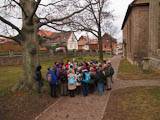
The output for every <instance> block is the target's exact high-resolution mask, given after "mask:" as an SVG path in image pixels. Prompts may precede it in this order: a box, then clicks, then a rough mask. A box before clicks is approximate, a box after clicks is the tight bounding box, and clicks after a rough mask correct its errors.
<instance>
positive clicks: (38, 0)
mask: <svg viewBox="0 0 160 120" xmlns="http://www.w3.org/2000/svg"><path fill="white" fill-rule="evenodd" d="M40 2H41V0H37V2H36V5H35V7H34V10H33V13H32V15H31V16H30V20H32V18H33V16H34V15H35V13H36V11H37V9H38V6H39V4H40Z"/></svg>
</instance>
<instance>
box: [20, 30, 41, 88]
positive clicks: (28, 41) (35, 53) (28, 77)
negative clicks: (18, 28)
mask: <svg viewBox="0 0 160 120" xmlns="http://www.w3.org/2000/svg"><path fill="white" fill-rule="evenodd" d="M36 31H37V30H34V31H32V30H31V31H24V42H23V50H22V51H23V78H22V82H23V84H24V86H25V87H26V88H28V89H30V90H36V86H37V85H36V83H37V82H36V81H35V80H34V79H33V78H32V76H33V74H34V73H35V70H36V67H37V66H38V65H39V64H40V60H39V45H38V40H37V32H36Z"/></svg>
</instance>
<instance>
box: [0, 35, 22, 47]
mask: <svg viewBox="0 0 160 120" xmlns="http://www.w3.org/2000/svg"><path fill="white" fill-rule="evenodd" d="M0 37H2V38H7V39H10V40H14V41H16V42H17V43H18V44H20V45H21V40H20V39H19V38H20V37H19V35H17V36H10V37H7V36H4V35H0Z"/></svg>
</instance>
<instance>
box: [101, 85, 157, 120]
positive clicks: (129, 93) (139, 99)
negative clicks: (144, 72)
mask: <svg viewBox="0 0 160 120" xmlns="http://www.w3.org/2000/svg"><path fill="white" fill-rule="evenodd" d="M159 93H160V88H159V87H136V88H126V89H123V90H118V91H114V92H113V93H112V94H111V97H110V100H109V104H108V107H107V109H106V113H105V116H104V119H103V120H160V94H159Z"/></svg>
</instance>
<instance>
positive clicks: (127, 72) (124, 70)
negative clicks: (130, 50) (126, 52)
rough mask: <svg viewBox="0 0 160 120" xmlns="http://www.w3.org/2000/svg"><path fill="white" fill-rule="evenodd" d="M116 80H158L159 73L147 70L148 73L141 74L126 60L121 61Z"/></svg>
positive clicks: (140, 71) (140, 70)
mask: <svg viewBox="0 0 160 120" xmlns="http://www.w3.org/2000/svg"><path fill="white" fill-rule="evenodd" d="M118 78H120V79H122V80H143V79H157V80H160V72H159V71H153V70H149V72H147V73H146V72H143V70H142V69H140V68H139V67H137V66H134V65H132V64H130V63H129V62H128V61H127V60H126V59H123V60H121V62H120V66H119V70H118Z"/></svg>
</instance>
